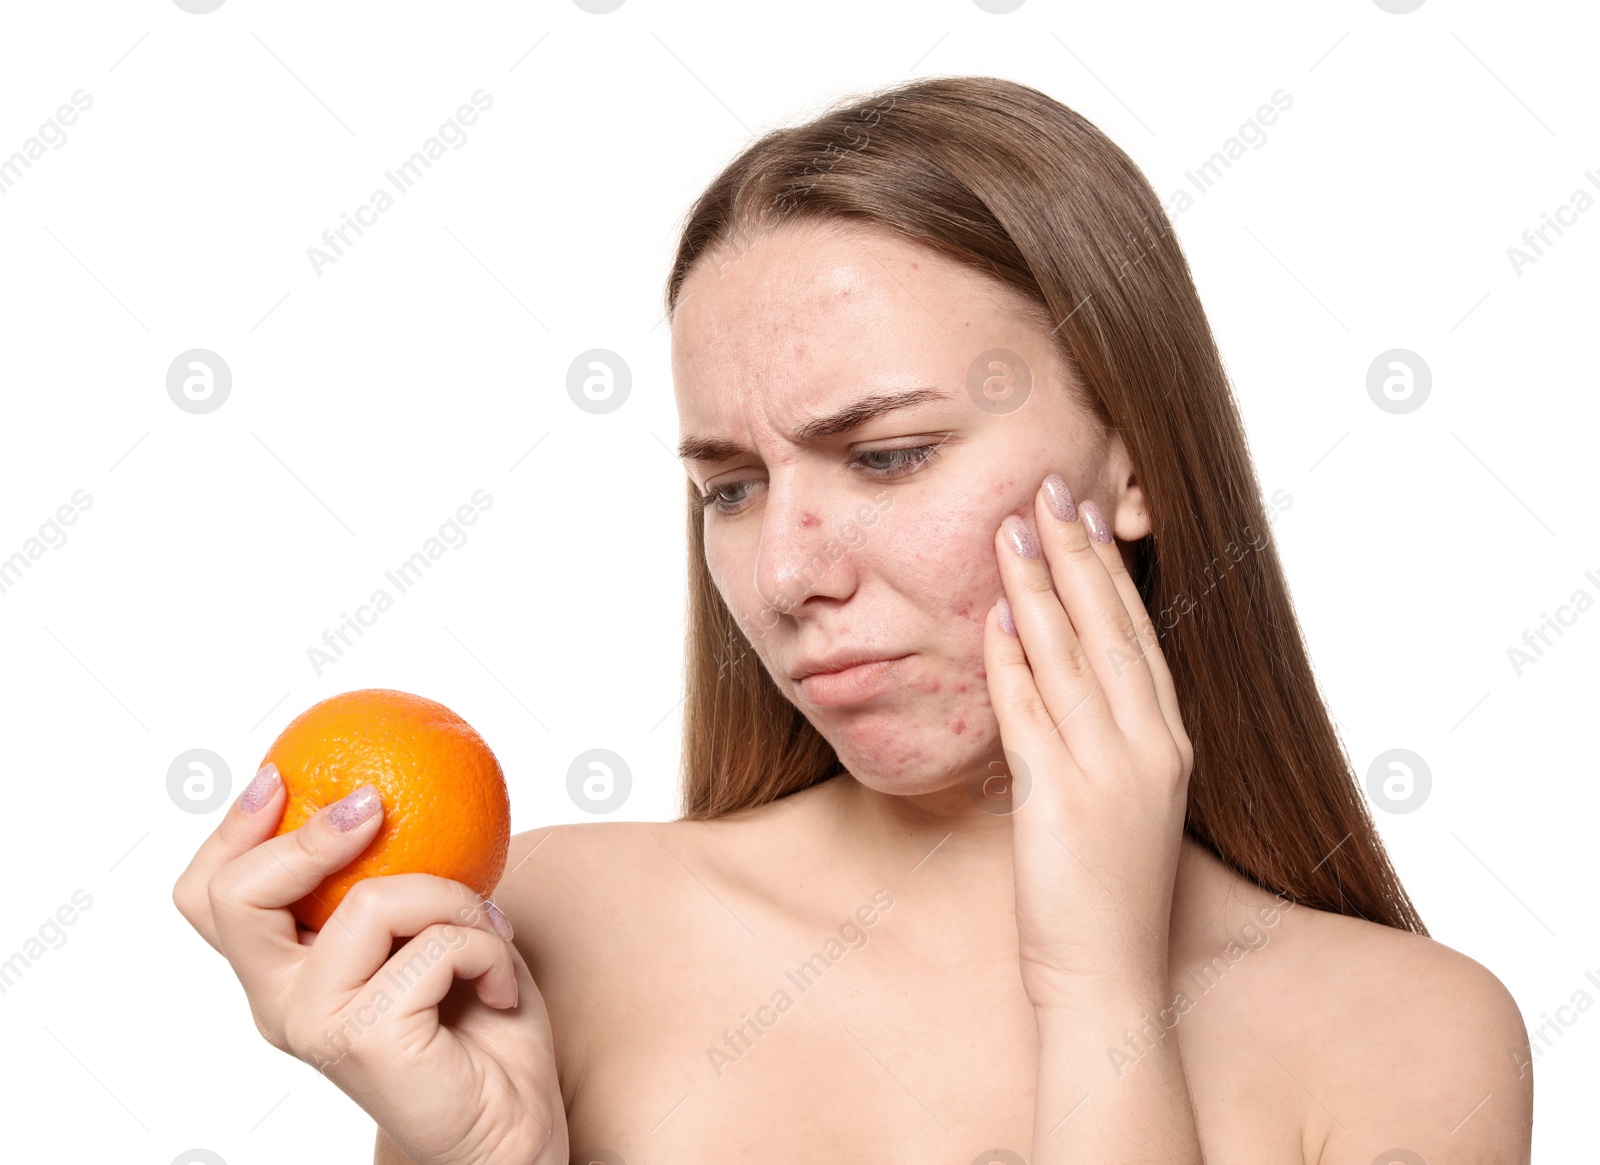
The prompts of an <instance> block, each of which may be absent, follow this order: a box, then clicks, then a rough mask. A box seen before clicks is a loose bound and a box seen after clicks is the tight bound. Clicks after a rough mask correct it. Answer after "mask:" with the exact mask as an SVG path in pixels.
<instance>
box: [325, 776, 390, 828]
mask: <svg viewBox="0 0 1600 1165" xmlns="http://www.w3.org/2000/svg"><path fill="white" fill-rule="evenodd" d="M382 808H383V799H382V798H380V797H379V796H378V790H377V789H375V788H373V787H372V786H371V785H362V786H361V787H360V788H359V789H357V790H356V791H355V792H353V793H351V794H350V795H349V796H347V797H345V798H344V799H343V800H342V801H338V802H336V803H335V804H334V806H333V808H332V809H330V810H328V824H329V825H331V826H333V828H334V829H335V830H336V831H338V832H339V833H349V832H350V831H351V830H352V829H354V828H355V827H356V826H358V825H360V824H361V823H362V822H363V821H367V820H370V819H371V818H372V816H373V814H375V813H377V812H378V810H380V809H382Z"/></svg>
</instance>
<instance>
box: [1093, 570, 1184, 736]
mask: <svg viewBox="0 0 1600 1165" xmlns="http://www.w3.org/2000/svg"><path fill="white" fill-rule="evenodd" d="M1110 548H1111V549H1113V550H1115V549H1116V543H1115V542H1112V543H1111V544H1110ZM1101 561H1103V562H1104V563H1105V564H1106V570H1107V571H1108V572H1110V575H1111V579H1112V581H1113V582H1114V583H1116V586H1117V593H1118V594H1119V595H1120V596H1121V597H1122V605H1123V607H1124V608H1125V609H1126V610H1127V612H1128V617H1129V618H1130V619H1132V620H1133V629H1134V634H1135V635H1136V636H1137V638H1138V642H1139V646H1140V649H1141V650H1142V651H1143V653H1144V662H1145V666H1146V667H1148V668H1149V669H1150V679H1151V681H1152V682H1153V683H1154V684H1155V690H1156V700H1157V702H1158V703H1159V704H1160V707H1161V716H1162V719H1163V721H1164V722H1165V724H1166V726H1167V730H1168V731H1169V732H1170V733H1171V734H1172V738H1173V739H1174V740H1175V741H1177V742H1178V744H1179V746H1180V748H1182V749H1183V750H1184V751H1185V753H1186V755H1188V756H1189V757H1190V758H1191V759H1192V757H1193V748H1192V746H1190V744H1189V737H1188V733H1187V732H1185V731H1184V727H1183V713H1182V712H1181V711H1180V709H1179V707H1178V689H1177V685H1176V684H1174V683H1173V680H1172V669H1171V668H1170V667H1169V666H1168V664H1167V657H1166V654H1165V653H1164V652H1163V651H1162V650H1161V635H1160V632H1158V631H1157V630H1156V624H1155V620H1154V619H1152V618H1151V617H1150V612H1149V611H1148V610H1147V609H1146V607H1145V605H1144V597H1143V596H1142V595H1140V594H1139V587H1138V584H1137V583H1135V582H1134V581H1133V576H1132V575H1131V574H1129V573H1128V567H1127V564H1126V563H1124V562H1123V560H1122V554H1121V552H1120V551H1118V552H1117V553H1112V554H1104V555H1102V558H1101Z"/></svg>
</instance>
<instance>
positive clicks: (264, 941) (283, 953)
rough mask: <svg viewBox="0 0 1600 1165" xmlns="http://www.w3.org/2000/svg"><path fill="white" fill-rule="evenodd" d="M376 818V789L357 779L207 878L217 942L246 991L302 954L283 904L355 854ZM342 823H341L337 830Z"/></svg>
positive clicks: (269, 980) (260, 986) (372, 833)
mask: <svg viewBox="0 0 1600 1165" xmlns="http://www.w3.org/2000/svg"><path fill="white" fill-rule="evenodd" d="M369 814H370V815H369ZM382 822H383V806H382V801H381V800H380V798H379V793H378V791H377V789H375V788H373V787H372V786H371V785H363V786H361V788H359V789H356V790H355V791H354V792H352V793H350V794H349V795H348V796H347V797H345V798H344V799H343V800H340V801H335V802H334V803H333V804H332V805H325V806H323V807H322V808H321V809H319V810H317V812H316V813H315V814H314V815H313V816H312V817H311V819H310V820H309V821H307V822H306V823H305V824H304V825H302V826H300V827H299V828H298V829H292V830H290V831H289V832H288V833H285V834H283V835H282V836H281V837H274V838H269V839H268V840H266V841H263V842H261V843H260V844H259V845H257V846H255V847H254V848H252V849H250V850H248V851H247V852H245V853H243V854H241V855H240V856H239V857H237V858H235V859H234V860H233V861H231V862H229V863H228V864H227V865H225V866H223V867H222V869H220V870H218V871H217V872H216V874H214V875H213V876H212V878H211V881H210V883H209V892H210V897H211V912H212V917H213V919H214V921H215V925H216V930H217V941H218V944H219V947H220V949H221V950H222V952H223V953H224V954H225V955H227V957H228V961H229V962H230V963H232V964H233V969H234V973H235V974H237V975H238V976H239V981H240V982H241V983H242V984H243V985H244V989H245V992H246V994H249V995H255V994H256V993H258V992H261V991H264V990H267V989H270V988H271V987H272V986H273V985H274V984H275V983H276V982H277V980H278V978H279V976H281V975H282V974H283V973H285V972H286V971H287V970H288V969H289V968H291V967H293V966H295V965H296V964H298V962H299V960H300V958H301V957H302V946H301V943H300V941H299V939H298V938H297V937H296V930H295V919H294V915H293V914H291V913H290V912H289V911H288V910H287V909H286V907H288V906H290V905H291V904H292V903H294V902H297V901H299V900H300V899H301V898H304V897H305V896H306V895H308V894H313V893H314V892H315V890H316V887H317V885H318V884H319V883H320V882H321V881H322V880H323V879H324V878H326V877H327V876H328V875H329V874H331V873H333V872H335V871H336V870H340V869H343V868H344V867H345V866H347V865H349V864H350V862H352V861H353V860H355V858H357V857H358V856H360V854H361V851H362V850H364V849H366V847H367V846H368V845H370V844H371V843H372V840H373V838H375V837H376V836H377V834H378V828H379V826H380V825H381V824H382ZM341 825H343V826H345V827H346V828H345V829H340V828H338V827H339V826H341ZM333 925H336V926H341V927H342V925H343V924H342V923H334V924H333ZM324 929H326V928H324ZM321 937H322V936H321V935H319V938H321ZM319 945H320V943H319Z"/></svg>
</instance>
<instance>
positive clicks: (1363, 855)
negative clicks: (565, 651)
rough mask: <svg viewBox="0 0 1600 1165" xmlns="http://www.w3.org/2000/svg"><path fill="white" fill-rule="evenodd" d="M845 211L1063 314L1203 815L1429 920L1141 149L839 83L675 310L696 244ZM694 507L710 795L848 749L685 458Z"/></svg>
mask: <svg viewBox="0 0 1600 1165" xmlns="http://www.w3.org/2000/svg"><path fill="white" fill-rule="evenodd" d="M830 220H831V221H843V222H845V223H847V224H849V223H855V224H860V225H864V226H876V227H879V228H887V229H889V230H893V231H896V232H898V233H899V234H900V235H902V236H904V237H907V238H909V239H911V240H914V241H915V242H918V243H921V244H923V245H925V246H928V247H931V248H933V249H934V250H936V251H938V252H940V253H942V254H944V255H947V256H949V257H951V258H952V259H954V260H956V261H957V262H960V263H962V264H965V265H967V266H969V267H972V268H974V269H976V270H978V271H981V272H983V273H984V274H986V275H989V276H991V277H993V278H995V279H998V280H1000V281H1002V282H1003V283H1005V284H1006V285H1007V286H1009V287H1011V288H1014V289H1015V290H1016V291H1018V292H1020V293H1021V294H1022V297H1023V300H1024V301H1025V302H1027V303H1028V304H1029V305H1031V307H1032V308H1035V309H1037V315H1038V318H1040V319H1042V320H1045V321H1046V325H1045V326H1047V327H1048V326H1051V325H1052V324H1053V325H1054V329H1053V334H1054V335H1055V337H1056V339H1057V341H1058V343H1059V347H1060V350H1061V353H1062V356H1063V359H1064V360H1065V361H1066V366H1067V368H1068V369H1070V370H1071V371H1072V372H1073V373H1074V374H1075V376H1074V379H1075V380H1076V381H1077V382H1078V385H1080V386H1081V389H1080V390H1079V391H1081V392H1083V393H1084V396H1083V400H1082V403H1083V404H1084V406H1085V407H1087V408H1089V409H1090V410H1092V412H1093V413H1094V415H1096V416H1097V417H1098V418H1099V419H1100V420H1101V422H1102V423H1103V424H1104V425H1105V426H1107V431H1108V432H1109V431H1119V432H1121V434H1122V436H1123V439H1124V441H1125V442H1126V446H1127V449H1128V452H1129V455H1130V456H1131V458H1132V462H1133V464H1134V466H1135V467H1136V468H1137V480H1138V483H1139V485H1140V486H1141V487H1142V489H1143V493H1144V498H1145V501H1146V504H1147V507H1148V512H1149V516H1150V521H1151V533H1150V534H1149V535H1147V536H1146V537H1145V538H1143V539H1141V540H1140V541H1139V542H1138V543H1137V544H1135V546H1134V547H1133V554H1132V563H1131V569H1132V574H1133V577H1134V579H1135V581H1136V582H1137V584H1138V587H1139V593H1140V595H1141V596H1142V597H1143V599H1144V603H1145V606H1146V608H1147V609H1148V610H1149V612H1150V613H1151V616H1152V618H1153V619H1155V621H1156V625H1157V628H1158V629H1159V630H1160V633H1161V642H1162V652H1163V653H1164V655H1165V656H1166V659H1167V661H1168V664H1169V665H1170V667H1171V670H1172V675H1173V681H1174V683H1175V684H1176V687H1177V693H1178V700H1179V704H1180V707H1181V711H1182V715H1183V723H1184V727H1185V729H1186V731H1187V732H1188V734H1189V737H1190V740H1191V741H1192V742H1193V745H1194V769H1193V772H1192V774H1191V776H1190V780H1189V803H1188V813H1187V820H1186V824H1185V828H1186V830H1187V831H1188V832H1189V833H1190V834H1191V835H1192V836H1193V837H1194V838H1195V839H1196V840H1197V841H1199V842H1200V843H1201V844H1203V845H1205V846H1207V847H1208V848H1209V849H1210V850H1211V851H1212V852H1214V853H1215V854H1216V855H1217V856H1218V857H1219V858H1220V859H1221V860H1222V861H1223V862H1224V863H1226V864H1227V865H1228V866H1230V867H1231V868H1233V869H1234V870H1236V871H1238V872H1239V873H1240V874H1242V875H1244V876H1245V877H1247V878H1249V879H1251V880H1252V881H1253V882H1255V883H1256V884H1258V885H1260V886H1263V887H1266V888H1267V889H1269V890H1273V891H1277V892H1280V893H1282V894H1283V895H1284V896H1285V897H1287V898H1289V899H1291V900H1292V901H1294V902H1297V903H1304V904H1306V905H1309V906H1312V907H1314V908H1316V909H1319V910H1326V911H1331V912H1334V913H1338V914H1346V915H1353V916H1356V917H1360V918H1365V919H1369V920H1371V921H1373V922H1379V923H1383V924H1386V925H1388V926H1393V927H1397V928H1400V929H1405V930H1411V931H1414V932H1416V933H1418V934H1424V935H1425V934H1427V930H1426V928H1425V927H1424V926H1423V924H1422V920H1421V919H1420V918H1419V917H1418V915H1417V912H1416V909H1415V908H1414V907H1413V905H1412V903H1411V901H1410V899H1409V898H1408V897H1407V895H1406V893H1405V890H1404V888H1403V887H1402V886H1401V884H1400V880H1399V878H1398V876H1397V875H1396V874H1395V871H1394V868H1393V867H1392V866H1391V864H1390V862H1389V858H1388V855H1387V853H1386V852H1385V851H1384V848H1383V843H1382V841H1381V840H1380V839H1379V837H1378V834H1377V832H1376V830H1375V829H1374V828H1373V824H1372V820H1371V818H1370V816H1369V815H1368V812H1367V809H1366V803H1365V800H1364V799H1363V797H1362V796H1361V794H1360V791H1359V786H1358V784H1357V783H1356V781H1355V779H1354V774H1353V772H1352V769H1351V765H1350V761H1349V758H1348V757H1347V756H1346V754H1345V753H1344V750H1343V748H1342V746H1341V744H1340V741H1339V738H1338V736H1337V735H1336V734H1335V732H1334V728H1333V724H1332V721H1331V718H1330V716H1329V713H1328V709H1327V707H1326V706H1325V704H1324V703H1323V700H1322V698H1321V696H1320V694H1319V692H1318V689H1317V684H1316V681H1315V679H1314V677H1313V674H1312V671H1311V665H1310V663H1309V661H1308V659H1307V655H1306V648H1305V644H1304V642H1303V641H1302V639H1301V634H1300V628H1299V625H1298V623H1297V622H1296V619H1295V614H1294V606H1293V603H1292V602H1291V601H1290V598H1289V590H1288V586H1287V585H1286V583H1285V581H1284V575H1283V569H1282V566H1281V565H1280V563H1279V560H1278V554H1277V548H1276V545H1275V544H1274V543H1273V542H1272V540H1271V538H1270V536H1269V535H1268V534H1267V530H1268V520H1267V517H1266V513H1265V508H1264V506H1263V502H1262V498H1261V495H1260V490H1259V489H1258V487H1257V485H1256V478H1255V474H1254V472H1253V469H1252V466H1251V463H1250V457H1249V454H1248V451H1247V448H1246V444H1245V437H1244V430H1243V426H1242V425H1241V423H1240V419H1239V414H1238V411H1237V407H1236V404H1235V402H1234V399H1233V394H1232V389H1231V388H1230V386H1229V383H1228V379H1227V376H1226V374H1225V373H1224V371H1223V366H1222V361H1221V358H1220V356H1219V355H1218V352H1217V347H1216V341H1215V340H1214V338H1213V337H1212V334H1211V328H1210V325H1209V324H1208V323H1207V321H1206V317H1205V313H1204V311H1203V310H1202V308H1201V305H1200V300H1199V297H1198V294H1197V293H1196V290H1195V286H1194V280H1193V278H1192V276H1191V275H1190V273H1189V266H1188V263H1187V262H1186V261H1185V259H1184V257H1183V253H1182V251H1181V250H1180V248H1179V246H1178V243H1177V240H1176V238H1175V237H1174V235H1173V233H1172V225H1171V222H1170V220H1169V219H1168V217H1167V215H1166V213H1165V211H1164V209H1163V207H1162V205H1161V203H1160V201H1159V199H1158V198H1157V197H1156V194H1155V192H1154V191H1153V190H1152V189H1151V187H1150V184H1149V182H1148V181H1147V180H1146V179H1145V177H1144V175H1143V174H1142V173H1140V171H1139V170H1138V168H1137V167H1136V166H1135V165H1134V163H1133V162H1132V160H1130V159H1129V158H1128V156H1127V155H1126V154H1124V153H1123V151H1122V150H1121V149H1119V148H1118V147H1117V146H1116V145H1115V144H1114V143H1112V141H1111V140H1110V139H1109V138H1107V137H1106V136H1105V135H1104V134H1103V133H1101V132H1100V130H1098V129H1097V128H1095V126H1093V125H1092V124H1090V123H1089V122H1088V121H1086V120H1085V119H1084V118H1083V117H1081V116H1080V115H1079V114H1077V113H1075V112H1073V111H1072V110H1071V109H1068V108H1067V107H1065V106H1064V105H1062V104H1060V103H1059V102H1057V101H1055V100H1054V99H1052V98H1050V97H1048V96H1046V95H1045V94H1044V93H1041V92H1039V91H1038V90H1036V89H1033V88H1030V87H1028V86H1025V85H1020V84H1017V83H1014V82H1011V81H1005V80H1001V79H998V78H993V77H936V78H931V79H924V80H918V81H915V82H911V83H907V84H903V85H898V86H894V87H890V88H884V89H879V90H876V91H874V92H871V93H869V94H867V95H865V96H857V97H852V98H850V99H848V100H844V101H840V102H838V103H836V104H834V105H833V106H831V107H830V108H829V109H827V110H826V111H825V112H823V113H822V114H821V115H819V116H817V117H816V118H814V119H813V120H811V121H808V122H806V123H805V124H803V125H798V126H793V127H790V128H784V129H778V130H773V131H771V132H769V133H767V134H765V135H764V136H763V137H761V138H760V139H759V140H758V141H756V142H755V143H754V144H752V145H751V146H749V147H748V148H747V149H745V150H744V151H743V152H742V153H741V154H740V155H739V156H738V157H737V158H735V159H734V160H733V161H732V162H731V163H730V164H729V165H728V166H727V167H726V168H725V169H724V170H723V171H722V173H721V174H719V175H718V176H717V177H716V179H715V180H714V181H713V182H712V183H711V185H710V186H709V187H708V188H707V189H706V190H705V192H704V193H703V194H702V195H701V196H700V198H699V199H698V200H697V201H696V202H695V204H694V206H693V207H692V208H691V210H690V212H689V214H688V218H687V220H686V222H685V224H684V227H683V232H682V235H681V237H680V241H679V245H678V252H677V256H676V258H675V260H674V262H673V265H672V272H671V275H670V277H669V278H668V281H667V288H666V305H667V314H668V316H669V318H670V316H671V314H672V313H673V311H674V310H675V309H676V307H677V304H678V301H679V297H680V294H681V290H682V286H683V282H684V279H685V277H686V276H687V275H688V273H689V271H690V270H691V269H692V268H694V267H695V265H696V264H697V263H700V262H703V261H705V262H713V261H714V262H718V263H724V262H729V261H737V257H738V253H739V251H740V249H741V248H742V247H743V246H745V245H747V244H748V242H749V240H750V239H751V238H752V237H754V235H755V233H757V232H759V231H761V230H764V229H767V228H770V227H773V226H777V225H779V224H782V223H785V222H800V221H820V222H823V223H827V222H829V221H830ZM1057 390H1060V391H1072V387H1071V386H1068V387H1067V388H1065V389H1057ZM687 510H688V523H687V531H688V536H689V546H690V553H689V587H688V602H689V619H688V635H687V655H686V675H685V682H686V696H685V699H684V704H683V708H684V716H683V752H682V761H683V783H682V804H681V812H682V818H683V819H706V818H714V817H720V816H723V815H724V814H728V813H734V812H737V811H740V810H744V809H750V808H753V807H755V806H757V805H761V804H765V803H766V802H769V801H772V800H775V799H776V798H779V797H782V796H785V795H786V794H789V793H793V792H796V791H798V790H800V789H804V788H806V787H807V786H810V785H813V784H816V783H817V782H818V781H821V780H824V779H826V778H828V777H830V776H832V775H834V774H836V773H838V772H840V771H841V766H840V764H839V760H838V757H837V755H836V754H835V753H834V750H833V748H832V746H831V745H829V744H828V742H827V741H826V740H825V739H824V738H823V737H822V735H821V734H820V733H819V732H818V731H817V730H816V729H815V728H814V727H813V726H812V725H811V723H810V721H808V720H807V719H806V717H805V715H804V714H803V713H802V712H801V711H800V709H799V708H798V707H796V706H795V704H793V703H792V702H791V701H790V700H789V699H788V698H787V697H786V696H785V695H784V694H783V693H782V692H781V691H780V690H779V689H778V688H777V686H776V685H775V684H774V683H773V682H772V680H771V678H770V676H769V675H768V674H767V672H766V669H765V667H764V665H763V664H762V663H761V661H760V659H759V658H758V657H757V656H756V655H755V653H754V651H753V649H752V648H751V646H750V643H749V640H748V638H747V637H746V636H745V635H744V633H743V632H742V631H741V629H740V627H739V626H738V624H737V622H736V620H735V619H734V617H733V615H732V613H731V612H730V611H729V610H728V608H727V606H726V604H725V603H724V602H723V600H722V596H721V594H720V593H719V592H718V591H717V589H716V586H715V585H714V584H713V582H712V579H711V576H710V573H709V571H708V569H707V566H706V561H705V540H704V530H703V526H702V522H703V516H702V511H701V507H700V505H699V503H698V498H697V497H696V495H695V490H694V486H693V483H689V486H688V506H687ZM1223 555H1226V556H1227V558H1228V559H1229V562H1228V563H1226V564H1224V563H1223V561H1222V556H1223ZM1219 566H1220V567H1221V569H1220V570H1219V569H1218V568H1219ZM1219 576H1221V577H1219ZM1201 587H1206V588H1207V589H1206V590H1205V591H1204V593H1203V594H1201V595H1199V596H1198V597H1197V596H1196V595H1195V594H1194V593H1193V592H1195V591H1197V590H1199V588H1201Z"/></svg>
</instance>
